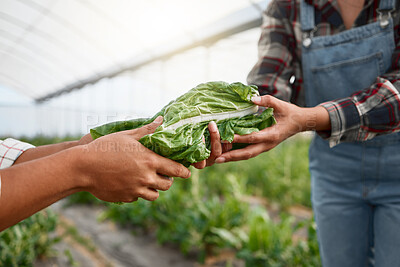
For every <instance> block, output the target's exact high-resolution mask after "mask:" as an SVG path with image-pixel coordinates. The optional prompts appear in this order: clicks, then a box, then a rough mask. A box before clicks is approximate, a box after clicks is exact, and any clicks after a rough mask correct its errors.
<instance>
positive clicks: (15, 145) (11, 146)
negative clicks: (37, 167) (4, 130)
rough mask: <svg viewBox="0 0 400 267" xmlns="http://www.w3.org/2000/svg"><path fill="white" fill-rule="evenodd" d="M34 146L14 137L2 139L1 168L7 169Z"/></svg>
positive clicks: (0, 143) (0, 145) (0, 151)
mask: <svg viewBox="0 0 400 267" xmlns="http://www.w3.org/2000/svg"><path fill="white" fill-rule="evenodd" d="M33 147H34V146H33V145H31V144H28V143H25V142H21V141H18V140H15V139H12V138H7V139H6V140H4V141H2V140H0V169H5V168H8V167H10V166H11V165H13V164H14V162H15V161H16V160H17V158H18V157H19V156H20V155H21V154H22V153H23V152H24V151H26V150H28V149H30V148H33Z"/></svg>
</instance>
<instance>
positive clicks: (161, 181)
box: [152, 175, 174, 191]
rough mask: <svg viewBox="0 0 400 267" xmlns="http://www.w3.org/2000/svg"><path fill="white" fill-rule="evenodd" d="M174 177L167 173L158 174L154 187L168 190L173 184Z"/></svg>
mask: <svg viewBox="0 0 400 267" xmlns="http://www.w3.org/2000/svg"><path fill="white" fill-rule="evenodd" d="M173 181H174V180H173V178H171V177H168V176H165V175H157V178H156V179H155V184H154V186H152V188H153V189H157V190H162V191H167V190H168V189H170V187H171V186H172V182H173Z"/></svg>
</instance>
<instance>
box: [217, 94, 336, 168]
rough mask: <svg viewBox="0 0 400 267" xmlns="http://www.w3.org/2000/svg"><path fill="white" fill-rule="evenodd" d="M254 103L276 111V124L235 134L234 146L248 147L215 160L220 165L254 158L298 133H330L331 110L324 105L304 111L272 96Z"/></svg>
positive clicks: (254, 99)
mask: <svg viewBox="0 0 400 267" xmlns="http://www.w3.org/2000/svg"><path fill="white" fill-rule="evenodd" d="M252 101H253V102H254V103H255V104H257V105H260V106H263V107H271V108H273V109H274V114H275V119H276V122H277V123H276V124H275V125H273V126H271V127H267V128H265V129H264V130H261V131H259V132H256V133H252V134H248V135H235V137H234V139H233V143H247V144H249V145H248V146H246V147H245V148H242V149H238V150H232V151H229V152H226V153H223V154H221V156H220V157H218V158H217V159H216V162H217V163H223V162H229V161H238V160H246V159H250V158H253V157H255V156H257V155H259V154H261V153H262V152H265V151H268V150H270V149H272V148H274V147H275V146H277V145H278V144H279V143H281V142H282V141H284V140H286V139H287V138H289V137H290V136H292V135H295V134H297V133H299V132H303V131H319V132H325V131H329V130H330V119H329V115H328V111H327V110H326V109H325V108H324V107H322V106H317V107H312V108H302V107H299V106H296V105H294V104H290V103H288V102H286V101H282V100H279V99H277V98H275V97H273V96H270V95H265V96H261V97H255V98H253V99H252Z"/></svg>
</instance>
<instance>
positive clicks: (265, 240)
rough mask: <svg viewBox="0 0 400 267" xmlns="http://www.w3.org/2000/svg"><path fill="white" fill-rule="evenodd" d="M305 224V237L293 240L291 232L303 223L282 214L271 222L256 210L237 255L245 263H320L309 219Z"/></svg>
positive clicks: (252, 266)
mask: <svg viewBox="0 0 400 267" xmlns="http://www.w3.org/2000/svg"><path fill="white" fill-rule="evenodd" d="M308 223H309V224H310V226H309V228H308V232H309V235H308V238H307V240H302V241H300V242H298V243H295V242H294V241H293V238H292V237H293V234H294V231H296V230H297V229H298V228H299V227H302V226H304V225H303V224H297V225H296V224H294V218H293V217H290V216H282V218H281V221H279V222H273V221H272V220H271V219H270V218H269V217H268V215H267V214H266V213H265V211H258V212H255V214H254V215H253V216H252V217H251V218H250V222H249V231H248V236H247V237H246V238H244V242H243V247H242V248H241V249H240V250H239V252H238V257H239V258H242V259H244V260H245V262H246V266H247V267H258V266H260V267H261V266H262V267H298V266H299V267H300V266H303V267H309V266H320V260H319V252H318V249H317V248H318V246H316V244H317V242H316V238H315V235H314V233H315V228H313V225H314V224H313V223H312V222H308Z"/></svg>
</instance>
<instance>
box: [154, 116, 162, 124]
mask: <svg viewBox="0 0 400 267" xmlns="http://www.w3.org/2000/svg"><path fill="white" fill-rule="evenodd" d="M162 121H163V117H162V116H158V117H157V118H156V119H155V120H154V122H155V123H160V122H162Z"/></svg>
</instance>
